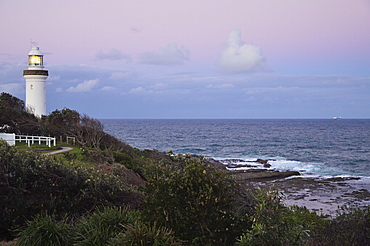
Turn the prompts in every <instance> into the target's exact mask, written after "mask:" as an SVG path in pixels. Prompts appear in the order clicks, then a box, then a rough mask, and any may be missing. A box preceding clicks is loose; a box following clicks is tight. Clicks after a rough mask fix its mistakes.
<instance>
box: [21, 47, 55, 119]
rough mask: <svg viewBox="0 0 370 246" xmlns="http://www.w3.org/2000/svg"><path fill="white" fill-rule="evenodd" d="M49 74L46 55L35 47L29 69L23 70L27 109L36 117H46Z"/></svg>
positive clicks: (29, 59) (30, 55)
mask: <svg viewBox="0 0 370 246" xmlns="http://www.w3.org/2000/svg"><path fill="white" fill-rule="evenodd" d="M48 76H49V72H48V71H47V70H44V55H43V54H42V53H41V52H40V50H39V47H37V46H36V45H33V47H32V49H31V51H30V52H29V53H28V69H27V70H23V77H24V78H25V79H26V108H27V110H29V111H30V112H32V113H33V114H34V115H36V116H38V117H41V116H42V115H46V79H47V77H48Z"/></svg>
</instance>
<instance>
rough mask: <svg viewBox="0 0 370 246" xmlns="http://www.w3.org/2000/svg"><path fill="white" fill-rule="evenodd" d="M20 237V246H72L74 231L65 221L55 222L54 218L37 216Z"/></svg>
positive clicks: (22, 231) (18, 242) (18, 243)
mask: <svg viewBox="0 0 370 246" xmlns="http://www.w3.org/2000/svg"><path fill="white" fill-rule="evenodd" d="M18 236H19V238H18V240H17V245H19V246H29V245H33V246H49V245H50V246H58V245H60V246H68V245H72V238H73V231H72V229H71V227H70V225H69V224H68V223H67V222H66V221H65V220H62V221H60V222H55V219H54V218H53V217H52V216H49V215H37V216H35V217H34V219H33V220H32V221H29V222H27V226H25V227H24V228H23V230H21V231H20V233H19V234H18Z"/></svg>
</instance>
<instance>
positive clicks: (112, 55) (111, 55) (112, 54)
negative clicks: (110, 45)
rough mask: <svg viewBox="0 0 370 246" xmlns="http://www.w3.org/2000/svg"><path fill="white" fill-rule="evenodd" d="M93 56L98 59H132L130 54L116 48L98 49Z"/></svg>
mask: <svg viewBox="0 0 370 246" xmlns="http://www.w3.org/2000/svg"><path fill="white" fill-rule="evenodd" d="M95 57H96V58H97V59H100V60H126V61H127V62H129V61H131V60H132V59H131V56H130V55H128V54H125V53H123V52H122V51H120V50H117V49H111V50H110V51H108V52H104V51H102V50H100V51H98V52H97V53H96V56H95Z"/></svg>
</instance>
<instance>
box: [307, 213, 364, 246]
mask: <svg viewBox="0 0 370 246" xmlns="http://www.w3.org/2000/svg"><path fill="white" fill-rule="evenodd" d="M307 245H315V246H316V245H317V246H320V245H322V246H324V245H327V246H329V245H348V246H350V245H351V246H352V245H354V246H356V245H358V246H362V245H370V207H366V208H353V207H347V206H344V207H342V208H341V209H340V210H338V214H337V217H335V218H333V219H331V220H328V221H327V222H326V223H325V224H322V225H321V226H319V227H317V228H316V229H315V235H314V236H313V237H312V238H310V239H309V240H308V241H307Z"/></svg>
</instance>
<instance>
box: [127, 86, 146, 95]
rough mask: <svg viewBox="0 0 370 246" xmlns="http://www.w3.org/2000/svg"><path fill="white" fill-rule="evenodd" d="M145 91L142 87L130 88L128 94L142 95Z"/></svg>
mask: <svg viewBox="0 0 370 246" xmlns="http://www.w3.org/2000/svg"><path fill="white" fill-rule="evenodd" d="M145 91H146V90H145V88H143V87H141V86H140V87H136V88H132V89H131V90H130V91H129V93H130V94H142V93H144V92H145Z"/></svg>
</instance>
